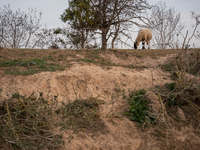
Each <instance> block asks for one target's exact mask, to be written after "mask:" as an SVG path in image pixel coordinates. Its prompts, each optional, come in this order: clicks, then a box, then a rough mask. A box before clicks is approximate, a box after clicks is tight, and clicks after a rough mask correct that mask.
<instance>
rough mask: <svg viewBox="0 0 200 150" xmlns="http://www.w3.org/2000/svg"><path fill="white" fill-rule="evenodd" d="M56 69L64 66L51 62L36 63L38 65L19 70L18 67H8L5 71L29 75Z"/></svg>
mask: <svg viewBox="0 0 200 150" xmlns="http://www.w3.org/2000/svg"><path fill="white" fill-rule="evenodd" d="M57 70H60V71H61V70H64V67H62V66H60V65H58V64H51V65H38V66H33V67H32V66H30V67H26V68H25V70H20V68H17V67H16V68H9V69H8V70H6V71H5V73H7V74H13V75H31V74H35V73H39V72H43V71H57Z"/></svg>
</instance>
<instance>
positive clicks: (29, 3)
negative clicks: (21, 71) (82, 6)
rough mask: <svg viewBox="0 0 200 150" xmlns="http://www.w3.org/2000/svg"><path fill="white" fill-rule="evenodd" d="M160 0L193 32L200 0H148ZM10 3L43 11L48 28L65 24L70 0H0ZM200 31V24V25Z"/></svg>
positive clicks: (198, 43)
mask: <svg viewBox="0 0 200 150" xmlns="http://www.w3.org/2000/svg"><path fill="white" fill-rule="evenodd" d="M159 1H163V2H166V5H167V7H168V8H169V7H174V8H175V9H176V10H177V11H178V12H180V13H181V16H182V22H183V23H184V24H185V29H184V31H183V34H185V32H186V30H189V33H191V32H192V30H191V28H192V25H194V23H195V21H194V20H192V19H191V11H194V12H196V13H197V14H200V0H147V2H148V3H149V4H151V5H154V4H156V3H157V2H159ZM8 4H10V8H11V9H12V10H13V11H15V10H17V9H20V10H21V11H22V12H28V8H33V9H35V8H36V9H37V12H38V13H39V12H42V20H41V24H42V26H43V27H44V26H45V24H46V25H47V28H50V29H51V28H57V27H63V26H65V24H64V23H62V21H61V20H60V19H59V18H60V15H61V14H62V13H63V11H64V10H65V9H66V8H67V7H68V0H0V8H1V9H3V7H4V5H8ZM198 31H200V26H199V27H198ZM136 36H137V33H135V35H133V39H134V38H135V37H136ZM192 42H193V43H195V45H196V46H198V47H200V40H195V39H193V40H192Z"/></svg>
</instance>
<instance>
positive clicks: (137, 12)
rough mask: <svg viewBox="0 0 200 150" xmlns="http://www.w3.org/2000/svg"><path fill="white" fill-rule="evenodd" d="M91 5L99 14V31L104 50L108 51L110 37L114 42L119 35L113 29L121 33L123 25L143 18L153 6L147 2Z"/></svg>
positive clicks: (115, 0) (95, 0)
mask: <svg viewBox="0 0 200 150" xmlns="http://www.w3.org/2000/svg"><path fill="white" fill-rule="evenodd" d="M91 5H92V7H93V8H94V9H95V11H96V12H97V14H98V20H99V27H98V28H99V30H100V34H101V39H102V50H106V48H107V42H108V40H109V38H110V37H114V41H115V39H116V37H117V35H118V33H116V32H112V31H111V29H114V28H115V31H117V32H118V31H119V27H120V26H121V25H122V23H125V22H132V23H135V24H137V23H136V22H133V19H139V18H141V14H142V13H144V12H145V10H146V9H150V8H151V6H150V5H149V4H148V3H147V1H146V0H137V1H133V0H91Z"/></svg>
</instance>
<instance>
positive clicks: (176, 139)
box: [0, 53, 200, 150]
mask: <svg viewBox="0 0 200 150" xmlns="http://www.w3.org/2000/svg"><path fill="white" fill-rule="evenodd" d="M1 55H3V53H2V54H1ZM100 56H101V57H102V58H105V60H109V62H111V63H115V64H119V65H121V66H102V65H97V64H94V63H87V62H73V63H72V66H71V67H70V68H66V69H65V70H63V71H55V72H41V73H37V74H33V75H27V76H24V75H9V74H5V73H3V70H0V89H2V91H1V99H6V98H9V97H10V96H11V94H12V93H14V92H19V94H21V95H30V94H31V93H32V92H33V91H34V92H36V93H39V92H43V95H44V97H46V98H51V97H53V96H54V95H58V100H59V101H68V100H71V101H73V100H74V99H76V98H83V99H84V98H88V97H99V99H101V100H103V101H105V102H109V101H111V96H112V93H114V89H115V88H116V87H120V88H121V89H125V91H126V94H128V93H127V92H128V89H132V90H139V89H146V90H148V89H151V88H152V87H154V86H155V85H164V84H165V83H170V82H172V80H171V78H170V73H169V72H165V71H163V70H162V69H161V67H160V66H159V64H164V63H166V62H167V61H168V60H169V58H170V57H172V56H173V55H172V54H170V55H165V56H158V57H156V58H152V57H141V58H139V57H135V56H132V55H129V56H128V57H127V58H126V59H122V58H120V57H117V56H115V55H113V54H112V53H108V54H105V53H103V54H100ZM6 57H8V56H6ZM76 58H81V59H83V58H85V56H84V55H83V54H76ZM66 59H67V60H71V59H73V58H72V57H71V56H68V57H66ZM61 63H62V62H61ZM122 65H134V66H140V67H141V66H145V67H144V68H142V69H141V68H135V69H132V68H128V67H123V66H122ZM125 104H126V101H125V100H123V99H120V100H119V101H118V102H117V103H115V105H114V117H112V118H105V117H104V116H105V115H106V114H107V113H108V112H109V111H110V109H111V106H110V105H102V106H101V110H100V113H101V115H102V117H101V119H102V121H103V122H104V123H105V126H106V128H105V129H104V130H103V131H98V132H87V131H82V132H79V133H78V134H74V135H73V137H74V138H73V139H71V140H70V143H69V142H68V139H67V138H68V137H69V135H70V131H66V132H65V133H64V137H65V138H66V142H65V145H64V146H63V147H62V148H61V149H67V150H68V149H69V150H79V149H80V150H92V149H93V150H97V149H99V150H108V149H109V150H161V149H162V150H163V149H173V150H175V149H185V150H186V149H187V150H188V149H191V150H195V149H198V148H199V146H200V134H199V133H200V132H199V130H196V129H193V128H192V127H191V126H183V127H182V128H181V129H180V130H178V129H176V128H173V126H172V127H170V128H167V127H165V128H162V127H157V128H156V127H151V128H150V129H148V130H147V131H144V132H143V131H141V129H140V127H138V126H137V123H135V122H131V121H130V120H129V119H127V118H126V117H121V116H120V115H119V113H120V112H121V111H122V110H123V109H127V108H126V106H125Z"/></svg>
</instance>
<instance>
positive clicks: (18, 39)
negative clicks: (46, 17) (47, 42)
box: [0, 5, 48, 48]
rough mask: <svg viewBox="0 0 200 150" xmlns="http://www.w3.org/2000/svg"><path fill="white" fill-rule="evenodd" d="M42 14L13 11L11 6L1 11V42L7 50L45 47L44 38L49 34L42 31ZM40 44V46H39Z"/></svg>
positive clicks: (32, 11)
mask: <svg viewBox="0 0 200 150" xmlns="http://www.w3.org/2000/svg"><path fill="white" fill-rule="evenodd" d="M41 16H42V13H41V12H40V13H39V15H38V16H37V11H36V10H33V9H31V8H30V9H29V12H28V13H24V12H21V11H20V9H18V10H17V11H15V12H14V11H12V10H11V9H10V6H9V5H8V6H4V9H2V10H1V9H0V42H1V45H3V46H4V47H7V48H21V47H23V48H35V47H37V46H39V47H40V46H41V44H42V45H44V43H42V42H44V41H43V40H44V37H45V34H47V33H48V32H47V31H46V30H44V29H40V20H41ZM39 44H40V45H39Z"/></svg>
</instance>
